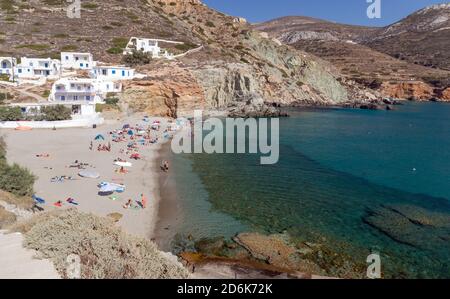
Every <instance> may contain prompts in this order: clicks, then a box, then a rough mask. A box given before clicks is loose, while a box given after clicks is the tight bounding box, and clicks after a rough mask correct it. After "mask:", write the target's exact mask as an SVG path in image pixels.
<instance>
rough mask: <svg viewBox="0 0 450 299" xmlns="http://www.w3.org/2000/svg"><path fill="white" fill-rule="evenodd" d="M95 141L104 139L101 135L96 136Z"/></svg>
mask: <svg viewBox="0 0 450 299" xmlns="http://www.w3.org/2000/svg"><path fill="white" fill-rule="evenodd" d="M95 140H105V137H104V136H103V135H102V134H98V135H97V136H95Z"/></svg>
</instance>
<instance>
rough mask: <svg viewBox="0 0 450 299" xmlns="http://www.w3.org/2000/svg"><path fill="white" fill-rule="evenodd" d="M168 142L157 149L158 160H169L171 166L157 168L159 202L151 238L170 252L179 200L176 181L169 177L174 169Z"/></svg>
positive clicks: (159, 246)
mask: <svg viewBox="0 0 450 299" xmlns="http://www.w3.org/2000/svg"><path fill="white" fill-rule="evenodd" d="M170 150H171V149H170V142H166V143H164V144H162V145H161V147H160V149H159V151H158V159H159V160H167V161H169V163H170V165H171V167H170V170H169V172H168V173H166V172H163V171H161V170H160V169H159V168H158V172H157V173H158V183H157V186H158V195H159V204H158V208H157V210H156V217H155V227H154V231H153V236H152V240H153V241H154V242H155V243H156V245H157V246H158V248H159V249H160V250H162V251H166V252H171V251H172V250H171V249H172V248H171V244H170V243H171V241H172V239H173V236H174V235H176V232H174V231H173V229H174V227H175V226H176V225H177V224H179V222H180V211H181V207H180V202H179V200H178V198H177V193H176V182H175V180H174V179H173V177H171V172H170V171H174V167H173V160H172V159H171V157H170Z"/></svg>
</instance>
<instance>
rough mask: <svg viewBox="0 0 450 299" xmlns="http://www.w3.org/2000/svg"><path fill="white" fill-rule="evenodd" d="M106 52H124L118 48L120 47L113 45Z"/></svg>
mask: <svg viewBox="0 0 450 299" xmlns="http://www.w3.org/2000/svg"><path fill="white" fill-rule="evenodd" d="M106 52H108V53H109V54H122V53H123V49H122V48H118V47H112V48H109V49H108V50H106Z"/></svg>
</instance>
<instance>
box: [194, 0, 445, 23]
mask: <svg viewBox="0 0 450 299" xmlns="http://www.w3.org/2000/svg"><path fill="white" fill-rule="evenodd" d="M203 2H204V3H205V4H207V5H208V6H210V7H212V8H215V9H217V10H219V11H222V12H224V13H227V14H230V15H234V16H241V17H244V18H246V19H247V20H249V21H250V22H261V21H267V20H270V19H274V18H277V17H281V16H292V15H302V16H310V17H316V18H321V19H326V20H330V21H335V22H339V23H346V24H356V25H367V26H385V25H388V24H391V23H394V22H396V21H398V20H400V19H402V18H403V17H405V16H407V15H408V14H410V13H412V12H414V11H416V10H419V9H421V8H423V7H425V6H428V5H431V4H438V3H449V1H448V0H447V1H443V0H381V19H369V18H368V17H367V14H366V11H367V7H368V6H369V4H368V3H367V2H366V0H203Z"/></svg>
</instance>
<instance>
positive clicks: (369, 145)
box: [169, 102, 450, 278]
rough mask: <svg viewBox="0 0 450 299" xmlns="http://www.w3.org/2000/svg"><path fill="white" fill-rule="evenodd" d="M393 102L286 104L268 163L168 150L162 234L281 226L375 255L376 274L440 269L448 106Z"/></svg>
mask: <svg viewBox="0 0 450 299" xmlns="http://www.w3.org/2000/svg"><path fill="white" fill-rule="evenodd" d="M396 108H397V109H396V110H395V111H369V110H355V109H307V110H305V109H301V110H296V109H292V110H290V111H289V114H290V115H291V117H289V118H283V119H280V160H279V162H278V163H277V164H275V165H260V164H259V155H249V154H242V155H235V154H211V155H209V154H183V155H173V154H172V155H171V157H170V159H171V160H172V165H173V167H172V168H173V171H172V176H171V180H172V182H169V185H170V186H174V188H176V195H175V196H176V199H177V202H178V204H179V210H180V213H179V215H178V224H177V225H176V227H175V228H173V231H174V232H175V233H177V234H184V235H187V234H190V235H192V236H193V237H194V238H196V239H199V238H203V237H215V236H226V237H231V236H233V235H235V234H236V233H238V232H243V231H259V232H264V233H278V232H288V233H289V234H290V235H291V236H293V237H294V238H298V239H300V240H307V241H310V242H318V243H322V244H323V243H325V244H327V245H328V246H330V247H332V248H334V250H335V251H336V252H342V253H346V254H348V255H350V256H352V257H354V258H355V259H359V260H361V261H362V262H365V258H366V257H367V255H368V254H370V253H371V252H377V253H379V254H380V256H381V261H382V271H383V274H384V276H385V277H411V278H415V277H427V278H431V277H446V278H450V105H448V104H442V103H409V102H408V103H405V105H403V106H397V107H396Z"/></svg>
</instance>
